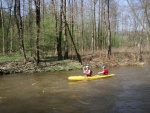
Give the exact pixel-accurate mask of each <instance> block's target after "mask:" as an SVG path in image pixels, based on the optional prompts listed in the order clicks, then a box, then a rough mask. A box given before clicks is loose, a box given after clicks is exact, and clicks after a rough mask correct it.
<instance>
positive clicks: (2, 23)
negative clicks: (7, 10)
mask: <svg viewBox="0 0 150 113" xmlns="http://www.w3.org/2000/svg"><path fill="white" fill-rule="evenodd" d="M2 4H3V3H2V0H1V27H2V34H3V35H2V36H3V43H2V44H3V55H5V35H4V16H3V8H2Z"/></svg>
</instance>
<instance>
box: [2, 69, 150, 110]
mask: <svg viewBox="0 0 150 113" xmlns="http://www.w3.org/2000/svg"><path fill="white" fill-rule="evenodd" d="M98 71H99V70H98V69H93V74H97V72H98ZM109 71H110V73H114V74H116V76H115V77H112V78H107V79H99V80H92V81H78V82H72V81H69V80H68V79H67V77H68V76H71V75H82V70H74V71H68V72H48V73H34V74H13V75H4V76H0V113H150V107H149V106H150V66H134V67H119V68H118V67H117V68H111V69H110V70H109Z"/></svg>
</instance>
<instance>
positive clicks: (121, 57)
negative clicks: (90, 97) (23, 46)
mask: <svg viewBox="0 0 150 113" xmlns="http://www.w3.org/2000/svg"><path fill="white" fill-rule="evenodd" d="M142 58H143V60H142V62H139V60H138V54H135V53H113V54H112V55H111V57H110V58H108V57H107V55H106V54H103V53H96V54H94V55H86V56H82V61H83V65H89V66H91V67H92V68H94V67H101V66H102V65H106V66H108V67H114V66H115V67H116V66H131V65H144V64H149V63H150V58H149V54H143V56H142ZM83 65H81V64H80V63H79V62H78V61H76V60H63V61H54V62H40V64H39V66H36V65H35V63H34V62H23V61H22V60H19V61H15V62H4V63H1V64H0V75H3V74H13V73H35V72H48V71H69V70H75V69H81V68H82V67H83Z"/></svg>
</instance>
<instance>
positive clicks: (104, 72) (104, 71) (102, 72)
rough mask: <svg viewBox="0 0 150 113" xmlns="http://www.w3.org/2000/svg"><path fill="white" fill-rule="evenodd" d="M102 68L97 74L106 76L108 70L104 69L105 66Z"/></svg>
mask: <svg viewBox="0 0 150 113" xmlns="http://www.w3.org/2000/svg"><path fill="white" fill-rule="evenodd" d="M102 68H103V71H101V72H98V74H103V75H108V73H109V71H108V69H107V68H106V66H102Z"/></svg>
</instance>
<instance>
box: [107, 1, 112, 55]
mask: <svg viewBox="0 0 150 113" xmlns="http://www.w3.org/2000/svg"><path fill="white" fill-rule="evenodd" d="M109 2H110V1H109V0H106V6H107V8H106V16H107V17H106V19H107V22H106V23H107V36H108V57H110V55H111V30H110V20H109V4H110V3H109Z"/></svg>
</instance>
